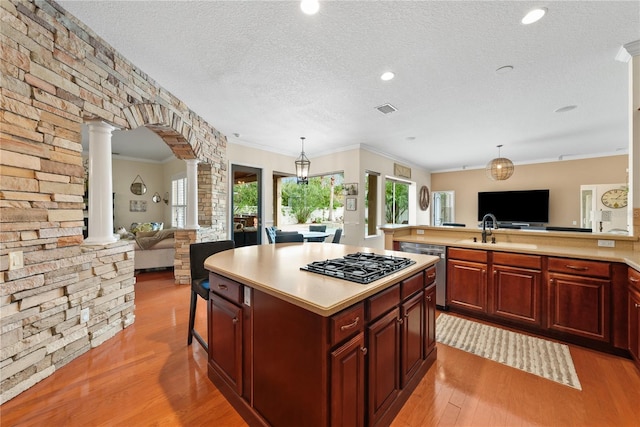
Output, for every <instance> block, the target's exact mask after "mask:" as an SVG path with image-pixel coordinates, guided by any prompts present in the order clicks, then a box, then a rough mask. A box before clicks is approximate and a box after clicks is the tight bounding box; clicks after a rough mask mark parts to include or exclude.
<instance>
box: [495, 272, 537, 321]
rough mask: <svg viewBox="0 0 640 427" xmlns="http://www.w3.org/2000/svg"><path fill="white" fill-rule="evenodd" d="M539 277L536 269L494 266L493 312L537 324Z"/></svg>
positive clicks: (507, 317) (506, 317) (500, 315)
mask: <svg viewBox="0 0 640 427" xmlns="http://www.w3.org/2000/svg"><path fill="white" fill-rule="evenodd" d="M541 277H542V273H541V272H540V271H535V270H527V269H524V268H515V267H506V266H494V268H493V314H495V315H496V316H499V317H503V318H505V319H509V320H515V321H518V322H520V323H526V324H533V325H536V326H540V324H541V320H542V319H541V315H540V313H541V312H540V310H541V297H540V296H541V294H540V291H541V290H540V284H541Z"/></svg>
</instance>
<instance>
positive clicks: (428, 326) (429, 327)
mask: <svg viewBox="0 0 640 427" xmlns="http://www.w3.org/2000/svg"><path fill="white" fill-rule="evenodd" d="M424 299H425V310H426V313H425V325H424V329H425V349H424V357H427V356H428V355H429V353H431V351H432V350H433V349H434V348H435V347H436V285H431V286H429V287H428V288H427V289H426V290H425V291H424Z"/></svg>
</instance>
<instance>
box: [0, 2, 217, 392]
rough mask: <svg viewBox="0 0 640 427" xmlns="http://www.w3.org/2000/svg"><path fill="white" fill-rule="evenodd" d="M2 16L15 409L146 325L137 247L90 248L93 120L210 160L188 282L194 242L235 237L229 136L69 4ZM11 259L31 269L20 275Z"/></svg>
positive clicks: (5, 352)
mask: <svg viewBox="0 0 640 427" xmlns="http://www.w3.org/2000/svg"><path fill="white" fill-rule="evenodd" d="M0 19H1V21H0V22H2V24H1V25H0V49H1V50H0V51H1V52H2V55H1V56H0V68H1V71H2V79H1V80H0V85H1V89H0V90H1V95H2V96H1V101H0V102H1V104H0V105H1V112H0V114H1V115H0V142H1V146H0V242H2V245H1V246H0V341H1V342H2V349H1V350H0V370H1V377H0V392H1V394H0V402H4V401H6V400H8V399H11V398H12V397H14V396H16V395H17V394H18V393H20V392H22V391H23V390H25V389H27V388H28V387H31V386H32V385H33V384H35V383H37V382H38V381H40V380H42V379H43V378H46V377H47V376H49V375H51V373H53V372H54V371H55V370H56V369H58V368H60V367H61V366H64V365H65V364H66V363H68V362H69V361H71V360H73V359H74V358H76V357H78V356H79V355H80V354H82V353H84V352H86V351H88V350H89V349H90V348H92V347H96V346H99V345H100V344H102V343H103V342H104V341H105V340H107V339H109V338H111V337H113V336H114V335H115V334H116V333H118V332H119V331H121V330H122V329H123V328H125V327H127V326H129V325H130V324H132V323H133V322H134V319H135V316H134V309H135V304H134V296H135V292H134V285H135V278H134V271H133V256H134V251H133V250H132V247H131V245H130V244H128V243H126V242H116V243H113V244H109V245H105V246H86V245H83V244H82V243H83V238H82V226H83V216H82V209H83V207H84V205H83V198H82V195H83V193H84V169H83V167H82V157H81V152H82V146H81V126H82V124H83V123H84V122H86V121H87V120H103V121H105V122H107V123H110V124H112V125H114V126H116V127H118V128H122V129H133V128H136V127H138V126H147V127H149V128H150V129H152V130H153V131H155V132H156V133H157V134H158V135H160V137H161V138H162V139H163V140H164V141H165V142H166V143H167V144H168V145H169V146H170V147H171V149H172V150H173V152H174V153H175V154H176V156H177V157H178V158H180V159H193V158H195V159H198V160H199V161H200V162H201V164H202V165H203V166H202V169H203V171H205V172H204V173H203V175H206V176H204V177H203V178H202V180H203V191H206V192H207V194H202V193H201V194H200V195H199V199H201V200H202V204H203V207H204V209H203V211H202V212H201V213H200V216H201V221H202V223H203V224H205V225H206V227H207V228H203V229H202V230H184V232H179V233H178V234H177V235H176V249H177V254H176V261H175V265H176V272H177V273H176V281H177V282H179V283H188V279H187V277H188V276H189V274H188V271H189V268H188V244H189V243H190V242H195V241H201V240H203V239H207V240H217V239H221V238H224V236H225V233H224V230H225V224H224V221H225V217H226V211H225V209H226V179H227V171H226V167H225V165H226V138H225V137H224V136H223V135H221V134H220V133H219V132H218V131H217V130H216V129H215V128H213V127H212V126H211V125H209V124H208V123H206V122H205V121H204V120H203V119H202V118H201V117H199V116H198V115H197V114H195V113H194V112H193V111H191V110H189V108H188V107H187V106H186V105H185V104H184V103H183V102H182V101H180V100H179V99H177V98H175V97H174V96H173V95H172V94H170V93H169V92H168V91H167V90H165V89H163V88H162V87H160V86H159V85H158V84H157V83H156V82H155V81H153V80H152V79H151V78H150V77H149V76H148V75H147V74H145V73H144V72H143V71H141V70H140V69H138V68H137V67H136V66H135V65H133V64H131V63H130V62H128V61H127V60H126V59H125V58H123V57H122V56H121V55H120V54H119V53H118V52H116V51H115V50H114V49H113V48H111V47H110V46H109V45H107V44H106V43H104V41H102V40H101V39H100V38H99V37H98V36H97V35H96V34H95V33H93V32H92V31H91V30H90V29H89V28H87V27H86V26H85V25H84V24H82V23H81V22H79V21H77V20H76V19H75V18H73V17H72V16H71V15H69V14H68V13H67V12H66V11H65V10H64V9H62V8H61V7H60V6H59V5H58V4H56V3H55V2H53V1H51V0H39V1H37V2H28V1H20V0H3V1H2V2H0ZM185 248H186V254H187V255H186V257H185ZM10 254H12V255H23V260H24V266H23V267H20V266H19V262H18V264H15V265H13V266H12V268H11V270H10V269H9V266H10V262H9V261H10V258H12V259H14V260H15V258H13V257H10ZM17 258H18V259H19V258H20V257H19V256H18V257H17ZM83 309H88V310H89V319H88V321H82V319H81V311H82V310H83Z"/></svg>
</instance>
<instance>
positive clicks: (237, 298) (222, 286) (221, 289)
mask: <svg viewBox="0 0 640 427" xmlns="http://www.w3.org/2000/svg"><path fill="white" fill-rule="evenodd" d="M209 287H210V289H211V291H212V292H215V293H216V294H218V295H220V296H222V297H224V298H226V299H228V300H229V301H232V302H235V303H238V304H242V285H241V284H240V283H238V282H234V281H233V280H229V279H227V278H226V277H222V276H218V275H217V274H215V273H209Z"/></svg>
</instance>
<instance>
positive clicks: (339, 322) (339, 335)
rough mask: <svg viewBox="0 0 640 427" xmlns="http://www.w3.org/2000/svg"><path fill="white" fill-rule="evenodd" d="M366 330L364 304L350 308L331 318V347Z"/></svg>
mask: <svg viewBox="0 0 640 427" xmlns="http://www.w3.org/2000/svg"><path fill="white" fill-rule="evenodd" d="M363 330H364V304H362V303H360V304H358V305H356V306H354V307H349V308H348V309H346V310H343V311H341V312H340V313H338V314H335V315H333V316H331V345H332V346H334V345H336V344H338V343H340V342H342V341H343V340H345V339H347V338H349V337H351V336H353V335H355V334H356V333H358V332H361V331H363Z"/></svg>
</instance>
